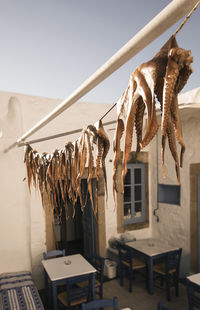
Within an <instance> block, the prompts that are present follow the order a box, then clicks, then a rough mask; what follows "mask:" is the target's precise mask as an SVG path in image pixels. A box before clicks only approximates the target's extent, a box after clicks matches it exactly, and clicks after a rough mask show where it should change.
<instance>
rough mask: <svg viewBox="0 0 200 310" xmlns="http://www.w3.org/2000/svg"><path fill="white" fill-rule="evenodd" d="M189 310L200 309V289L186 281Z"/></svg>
mask: <svg viewBox="0 0 200 310" xmlns="http://www.w3.org/2000/svg"><path fill="white" fill-rule="evenodd" d="M186 287H187V296H188V304H189V310H197V309H200V287H199V285H197V284H195V283H193V282H191V281H190V280H188V279H186Z"/></svg>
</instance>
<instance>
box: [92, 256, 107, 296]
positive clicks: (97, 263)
mask: <svg viewBox="0 0 200 310" xmlns="http://www.w3.org/2000/svg"><path fill="white" fill-rule="evenodd" d="M90 263H91V264H92V265H93V266H94V268H95V269H96V270H97V274H96V280H95V289H96V294H97V295H99V298H100V299H103V280H104V266H105V258H103V257H101V256H98V255H96V256H94V257H93V258H92V259H91V260H90Z"/></svg>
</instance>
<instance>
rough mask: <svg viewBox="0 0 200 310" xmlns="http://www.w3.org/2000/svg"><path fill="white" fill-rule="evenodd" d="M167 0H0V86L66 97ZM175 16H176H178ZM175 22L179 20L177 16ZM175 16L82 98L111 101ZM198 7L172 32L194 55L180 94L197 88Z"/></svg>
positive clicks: (159, 42) (160, 40) (150, 53)
mask: <svg viewBox="0 0 200 310" xmlns="http://www.w3.org/2000/svg"><path fill="white" fill-rule="evenodd" d="M169 3H170V1H169V0H139V1H138V0H32V1H31V0H17V1H16V0H0V90H4V91H12V92H18V93H24V94H30V95H37V96H44V97H50V98H60V99H65V98H67V97H68V96H69V95H70V94H71V93H72V92H73V91H74V90H75V89H76V88H77V87H79V86H80V84H82V83H83V82H84V81H85V80H86V79H87V78H88V77H90V76H91V75H92V74H93V73H94V72H95V71H96V70H97V69H98V68H99V67H100V66H101V65H103V64H104V63H105V62H106V61H107V60H108V59H109V58H110V57H111V56H112V55H113V54H114V53H116V52H117V51H118V50H119V49H120V48H121V47H122V46H123V45H124V44H126V43H127V42H128V41H129V40H130V39H131V38H132V37H133V36H134V35H135V34H136V33H137V32H138V31H139V30H140V29H142V28H143V27H144V26H145V25H146V24H147V23H148V22H149V21H150V20H151V19H152V18H153V17H155V16H156V15H157V14H158V13H159V12H160V11H161V10H162V9H163V8H164V7H165V6H167V5H168V4H169ZM182 20H183V19H182ZM182 20H181V21H182ZM181 21H179V22H178V23H177V24H176V25H174V26H173V27H172V28H170V29H169V30H168V31H167V32H165V33H164V34H163V35H161V36H160V37H159V38H158V39H156V40H155V41H154V42H152V43H151V44H150V45H149V46H148V47H146V48H145V49H144V50H143V51H141V52H140V53H139V54H138V55H136V56H135V57H134V58H133V59H131V60H130V61H129V62H127V63H126V64H125V65H124V66H123V67H121V68H120V69H118V70H117V71H116V72H115V73H114V74H112V75H111V76H110V77H109V78H107V79H106V80H105V81H104V82H102V83H101V84H100V85H99V86H97V87H96V88H95V89H94V90H92V91H90V92H89V93H88V94H87V95H86V96H85V97H83V98H82V100H87V101H94V102H100V103H101V102H102V103H113V102H115V101H116V99H118V97H119V96H120V95H121V94H122V93H123V91H124V89H125V88H126V86H127V83H128V80H129V76H130V74H131V72H132V71H133V70H134V69H135V68H136V67H137V66H139V65H140V64H141V63H143V62H145V61H147V60H149V59H150V58H152V57H153V56H154V55H155V53H156V52H157V51H158V50H159V49H160V47H161V46H162V45H163V44H164V43H165V41H167V40H168V38H169V37H170V36H171V34H173V32H174V31H175V30H176V29H177V27H178V26H179V25H180V23H181ZM199 31H200V8H198V9H197V10H196V12H195V13H194V14H193V16H192V17H191V19H190V20H189V21H188V22H187V23H186V25H185V26H184V27H183V29H182V30H181V32H180V33H179V34H178V36H177V41H178V43H179V46H180V47H183V48H185V49H191V51H192V55H193V57H194V63H193V65H192V67H193V69H194V73H193V74H192V75H191V77H190V79H189V81H188V83H187V85H186V86H185V88H184V92H185V91H188V90H191V89H193V88H196V87H199V86H200V40H199Z"/></svg>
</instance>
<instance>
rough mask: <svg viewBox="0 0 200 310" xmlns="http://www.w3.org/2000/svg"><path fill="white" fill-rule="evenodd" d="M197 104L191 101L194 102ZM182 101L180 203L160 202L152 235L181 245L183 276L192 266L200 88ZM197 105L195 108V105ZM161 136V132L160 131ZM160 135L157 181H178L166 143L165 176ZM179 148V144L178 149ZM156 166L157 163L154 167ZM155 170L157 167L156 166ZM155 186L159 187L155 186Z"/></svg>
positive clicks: (199, 144) (161, 182)
mask: <svg viewBox="0 0 200 310" xmlns="http://www.w3.org/2000/svg"><path fill="white" fill-rule="evenodd" d="M193 102H195V104H194V105H193V107H192V105H191V103H193ZM179 103H180V104H181V103H182V104H187V103H189V105H188V106H187V105H184V106H182V108H181V109H180V115H181V123H182V130H183V140H184V142H185V145H186V151H185V154H184V162H183V168H181V204H180V206H176V205H169V204H161V203H160V204H158V205H157V203H156V197H155V203H154V204H155V206H158V207H159V210H158V212H157V215H158V216H159V222H156V218H155V217H154V220H153V235H154V236H155V237H157V238H160V239H161V240H165V241H166V242H169V243H170V244H172V245H175V246H178V247H182V248H183V253H182V260H181V276H185V275H188V273H189V270H190V171H189V169H190V164H191V163H200V155H199V147H200V139H199V137H200V123H199V120H200V109H199V107H200V105H199V103H200V88H198V89H195V90H193V91H191V92H188V93H185V94H183V95H181V96H180V97H179ZM195 106H196V108H195ZM158 136H159V137H160V132H159V133H158ZM160 141H161V139H158V183H160V184H172V185H178V183H177V179H176V173H175V165H174V161H173V159H172V156H171V154H170V152H169V147H168V144H167V143H166V152H165V168H166V175H167V178H166V179H163V175H162V169H161V160H160V152H161V144H160ZM178 150H179V152H180V148H179V149H178ZM155 168H156V167H155ZM155 171H156V169H155ZM155 190H156V189H155Z"/></svg>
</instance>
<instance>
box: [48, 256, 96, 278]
mask: <svg viewBox="0 0 200 310" xmlns="http://www.w3.org/2000/svg"><path fill="white" fill-rule="evenodd" d="M42 264H43V267H44V269H45V270H46V272H47V274H48V276H49V278H50V279H51V281H56V280H62V279H68V278H71V277H75V276H80V275H84V274H88V273H93V272H96V269H95V268H94V267H93V266H92V265H91V264H90V263H88V261H87V260H86V259H85V258H84V257H83V256H82V255H81V254H75V255H68V256H63V257H58V258H52V259H47V260H42Z"/></svg>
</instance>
